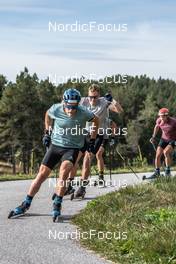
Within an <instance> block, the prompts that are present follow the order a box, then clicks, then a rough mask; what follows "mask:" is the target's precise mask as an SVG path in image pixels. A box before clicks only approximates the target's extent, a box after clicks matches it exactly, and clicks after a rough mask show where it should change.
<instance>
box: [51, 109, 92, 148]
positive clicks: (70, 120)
mask: <svg viewBox="0 0 176 264" xmlns="http://www.w3.org/2000/svg"><path fill="white" fill-rule="evenodd" d="M48 115H49V116H50V118H52V119H54V127H53V131H52V135H51V142H52V144H54V145H57V146H60V147H65V148H79V149H80V148H82V147H83V145H84V136H85V134H86V131H85V126H86V122H87V121H90V120H92V119H93V118H94V114H93V113H92V112H91V111H88V110H86V109H85V108H84V107H82V106H78V109H77V111H76V113H75V115H73V116H72V117H69V116H68V115H67V114H66V113H65V111H64V107H63V104H54V105H52V106H51V107H50V109H49V110H48Z"/></svg>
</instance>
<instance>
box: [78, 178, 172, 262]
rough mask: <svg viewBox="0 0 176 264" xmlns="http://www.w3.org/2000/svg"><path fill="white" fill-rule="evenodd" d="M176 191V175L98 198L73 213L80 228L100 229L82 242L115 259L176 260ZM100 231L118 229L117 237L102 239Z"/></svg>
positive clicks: (134, 260)
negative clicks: (78, 211)
mask: <svg viewBox="0 0 176 264" xmlns="http://www.w3.org/2000/svg"><path fill="white" fill-rule="evenodd" d="M175 191H176V177H174V178H171V179H170V180H168V179H166V178H164V179H159V180H156V181H155V182H154V184H141V185H137V186H128V187H127V188H122V189H120V190H119V191H115V192H112V193H108V194H107V195H104V196H101V197H98V198H96V199H95V200H93V201H91V202H89V203H88V205H87V207H86V208H85V209H84V210H82V211H81V213H80V214H78V215H76V216H75V217H73V222H74V223H75V224H76V225H78V227H79V229H80V232H89V230H96V233H97V235H96V236H93V237H91V239H86V240H82V239H81V243H82V244H83V245H85V246H86V247H88V248H90V249H92V250H95V251H96V252H98V253H99V254H100V255H102V256H103V257H106V258H108V259H109V260H112V261H113V262H115V263H123V264H128V263H131V264H133V263H134V264H136V263H141V264H144V263H151V264H160V263H163V264H164V263H172V264H173V263H175V260H176V197H175ZM98 232H101V233H104V234H106V233H107V232H110V233H111V234H114V233H116V237H114V236H112V238H111V239H109V238H107V237H106V236H104V238H103V239H99V237H98ZM117 234H118V239H117ZM125 234H126V235H125Z"/></svg>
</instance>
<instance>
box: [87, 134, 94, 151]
mask: <svg viewBox="0 0 176 264" xmlns="http://www.w3.org/2000/svg"><path fill="white" fill-rule="evenodd" d="M87 151H88V152H92V153H93V152H94V151H95V139H94V138H91V139H90V141H89V143H88V150H87Z"/></svg>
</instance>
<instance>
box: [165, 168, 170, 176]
mask: <svg viewBox="0 0 176 264" xmlns="http://www.w3.org/2000/svg"><path fill="white" fill-rule="evenodd" d="M165 177H171V171H170V168H166V170H165Z"/></svg>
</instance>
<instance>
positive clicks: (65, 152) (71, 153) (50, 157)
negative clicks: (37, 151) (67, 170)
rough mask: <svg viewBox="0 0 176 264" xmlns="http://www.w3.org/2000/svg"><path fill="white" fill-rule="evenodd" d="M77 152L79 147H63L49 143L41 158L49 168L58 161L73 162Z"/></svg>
mask: <svg viewBox="0 0 176 264" xmlns="http://www.w3.org/2000/svg"><path fill="white" fill-rule="evenodd" d="M78 153H79V149H75V148H74V149H71V148H64V147H59V146H56V145H53V144H51V145H50V147H49V149H48V151H47V152H46V154H45V156H44V158H43V161H42V164H43V165H45V166H47V167H48V168H50V169H51V170H52V169H53V168H54V166H55V165H56V164H57V163H58V162H59V161H64V160H69V161H71V162H72V163H73V164H75V161H76V159H77V157H78Z"/></svg>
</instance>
